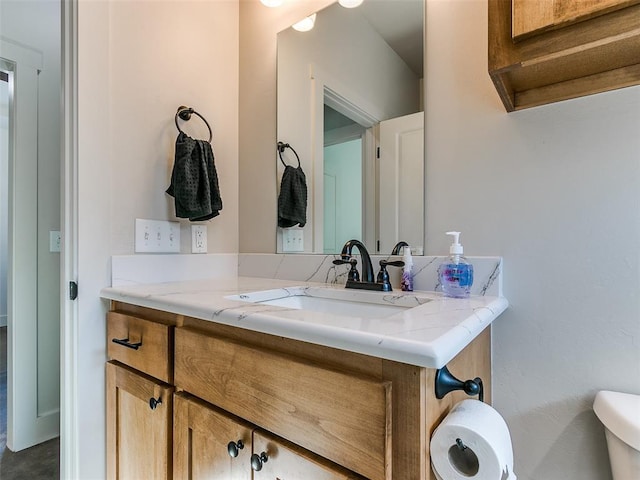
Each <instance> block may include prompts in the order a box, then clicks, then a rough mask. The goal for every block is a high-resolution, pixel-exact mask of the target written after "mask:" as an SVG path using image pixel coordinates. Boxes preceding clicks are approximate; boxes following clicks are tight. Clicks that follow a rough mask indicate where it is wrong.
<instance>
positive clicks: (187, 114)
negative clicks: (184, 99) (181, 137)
mask: <svg viewBox="0 0 640 480" xmlns="http://www.w3.org/2000/svg"><path fill="white" fill-rule="evenodd" d="M193 113H195V114H196V115H197V116H199V117H200V118H201V119H202V121H203V122H204V123H205V125H206V126H207V128H208V129H209V143H211V140H213V132H212V131H211V126H210V125H209V122H207V120H206V119H205V118H204V117H203V116H202V115H200V114H199V113H198V112H196V111H195V110H194V109H193V108H191V107H185V106H184V105H180V106H179V107H178V111H177V112H176V116H175V121H176V128H177V129H178V131H179V132H180V133H184V132H183V131H182V129H181V128H180V125H178V117H180V118H181V119H182V120H184V121H185V122H186V121H188V120H190V119H191V114H193ZM185 135H186V134H185Z"/></svg>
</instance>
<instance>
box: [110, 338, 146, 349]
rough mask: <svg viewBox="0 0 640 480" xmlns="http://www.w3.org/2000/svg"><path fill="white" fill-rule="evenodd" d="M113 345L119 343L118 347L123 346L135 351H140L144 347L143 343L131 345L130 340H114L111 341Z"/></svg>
mask: <svg viewBox="0 0 640 480" xmlns="http://www.w3.org/2000/svg"><path fill="white" fill-rule="evenodd" d="M111 341H112V342H113V343H117V344H118V345H122V346H123V347H127V348H132V349H134V350H138V349H139V348H140V347H141V346H142V342H138V343H129V339H128V338H113V339H111Z"/></svg>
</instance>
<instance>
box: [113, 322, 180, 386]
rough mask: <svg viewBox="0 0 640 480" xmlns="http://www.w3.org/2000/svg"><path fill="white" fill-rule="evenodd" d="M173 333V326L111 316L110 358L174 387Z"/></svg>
mask: <svg viewBox="0 0 640 480" xmlns="http://www.w3.org/2000/svg"><path fill="white" fill-rule="evenodd" d="M173 330H174V327H173V326H170V325H164V324H162V323H156V322H153V321H150V320H144V319H142V318H138V317H133V316H131V315H125V314H122V313H118V312H109V313H108V314H107V355H108V356H109V358H110V359H112V360H118V361H119V362H121V363H124V364H125V365H129V366H130V367H133V368H135V369H136V370H140V371H141V372H144V373H146V374H148V375H151V376H152V377H155V378H157V379H159V380H162V381H163V382H167V383H173ZM114 340H117V341H118V342H119V343H116V342H115V341H114Z"/></svg>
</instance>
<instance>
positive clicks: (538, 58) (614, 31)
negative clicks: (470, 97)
mask: <svg viewBox="0 0 640 480" xmlns="http://www.w3.org/2000/svg"><path fill="white" fill-rule="evenodd" d="M488 18H489V25H488V35H489V52H488V60H489V61H488V66H489V74H490V76H491V79H492V80H493V83H494V85H495V87H496V90H497V91H498V94H499V95H500V98H501V100H502V102H503V104H504V106H505V108H506V109H507V111H509V112H510V111H513V110H520V109H524V108H529V107H535V106H538V105H544V104H547V103H552V102H557V101H561V100H567V99H570V98H576V97H581V96H585V95H591V94H594V93H600V92H605V91H609V90H614V89H618V88H623V87H628V86H632V85H638V84H640V0H546V1H538V0H535V1H534V0H489V17H488Z"/></svg>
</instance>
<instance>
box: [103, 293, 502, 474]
mask: <svg viewBox="0 0 640 480" xmlns="http://www.w3.org/2000/svg"><path fill="white" fill-rule="evenodd" d="M108 315H109V317H108V322H107V329H108V333H109V338H108V341H109V342H110V343H112V342H111V339H112V337H114V338H116V337H117V339H119V340H120V339H124V338H129V342H130V343H138V342H139V340H140V337H141V341H142V347H141V348H140V349H139V350H140V351H142V352H143V355H144V351H145V350H144V347H145V345H155V344H157V343H158V342H157V341H155V340H154V341H153V342H151V341H149V342H146V343H145V338H147V337H149V336H150V337H152V338H156V340H157V338H158V335H157V332H156V331H155V330H154V328H151V329H150V330H148V329H147V330H144V329H143V330H140V325H143V326H145V325H146V323H148V322H151V323H157V326H158V328H160V329H161V331H164V332H166V336H167V338H168V339H169V340H170V341H169V343H168V349H167V351H166V353H162V354H157V355H158V357H156V358H155V359H153V361H150V362H149V363H156V362H157V363H162V362H164V358H165V356H166V358H167V362H168V367H169V368H168V370H166V373H167V376H166V378H169V379H171V383H168V382H165V381H163V380H161V379H159V378H157V377H153V376H152V375H150V374H149V373H148V370H149V369H150V368H156V367H155V366H154V367H151V366H149V365H148V362H147V361H146V360H144V359H139V358H137V356H136V354H135V353H132V352H129V351H126V352H125V351H124V350H122V349H123V348H128V347H124V346H122V345H120V344H114V346H110V347H109V356H110V358H111V359H112V360H111V362H109V363H108V365H107V425H108V429H107V432H108V435H107V444H108V446H107V455H108V478H109V479H126V478H136V479H138V478H154V479H156V478H166V479H171V478H173V477H175V478H176V479H187V478H188V479H198V478H205V477H206V478H221V479H223V478H224V479H225V480H226V479H232V480H234V479H239V480H244V479H247V480H254V479H255V480H260V479H269V480H273V479H283V480H284V479H293V478H299V479H301V478H310V479H314V480H324V479H332V480H334V479H335V480H346V479H350V480H435V475H434V474H433V472H432V471H431V467H430V459H429V439H430V437H431V434H432V432H433V430H434V429H435V426H436V425H437V424H438V423H439V422H440V421H441V420H442V418H444V416H445V415H446V414H447V413H448V411H449V410H450V409H451V407H452V406H453V405H454V404H455V403H456V402H458V401H459V400H461V399H464V398H468V397H466V395H465V394H464V393H462V392H454V393H452V394H449V395H447V396H446V397H445V398H444V399H442V400H437V399H436V398H435V395H434V393H433V385H434V381H435V370H434V369H428V368H422V367H417V366H413V365H408V364H403V363H399V362H394V361H390V360H385V359H381V358H376V357H371V356H368V355H362V354H358V353H353V352H348V351H344V350H337V349H334V348H330V347H324V346H321V345H315V344H310V343H306V342H302V341H297V340H291V339H287V338H284V337H279V336H275V335H267V334H262V333H258V332H253V331H249V330H245V329H241V328H236V327H231V326H226V325H221V324H217V323H215V322H209V321H204V320H199V319H195V318H190V317H183V316H181V315H172V314H168V313H166V312H161V311H157V310H152V309H148V308H142V307H137V306H133V305H128V304H124V303H120V302H113V304H112V312H110V313H109V314H108ZM140 322H142V323H140ZM127 325H130V326H131V328H127ZM116 327H117V328H116ZM146 327H148V325H146ZM146 327H145V328H146ZM114 328H115V330H114ZM140 332H142V333H141V334H140ZM145 332H146V333H145ZM149 332H154V333H149ZM116 333H117V335H116ZM162 336H163V335H159V337H162ZM120 337H122V338H120ZM159 344H163V342H162V341H160V342H159ZM116 347H117V348H116ZM128 350H133V349H131V348H128ZM150 350H151V349H149V350H147V352H148V351H150ZM123 355H125V356H126V358H125V357H123ZM132 355H133V357H131V356H132ZM490 359H491V350H490V329H489V328H487V329H485V331H484V332H482V333H481V334H480V335H479V336H478V337H477V338H476V339H475V340H474V341H473V342H472V343H471V344H469V345H468V346H467V347H466V348H465V349H464V350H463V351H462V352H460V354H458V355H457V356H456V357H455V358H454V359H453V360H452V361H451V362H449V363H448V367H449V369H450V370H451V372H452V373H453V374H454V375H456V376H457V377H459V378H463V379H467V378H475V377H478V376H479V377H481V378H482V379H483V382H484V386H485V400H486V401H487V402H489V403H490V402H491V364H490ZM124 360H126V361H127V362H133V363H136V362H137V363H136V365H137V367H136V368H135V369H134V368H132V367H131V366H126V365H124V364H123V363H124ZM118 361H119V362H122V363H118ZM145 370H147V371H145ZM158 371H160V372H161V371H163V369H162V368H161V369H160V370H158ZM157 374H158V375H160V373H157ZM162 375H163V376H164V374H162ZM174 390H175V393H174V394H173V402H171V400H170V399H171V392H172V391H174ZM157 396H161V397H162V404H161V406H158V407H157V408H156V409H155V410H152V409H151V408H150V406H149V399H150V398H151V397H154V398H157ZM165 399H166V400H165ZM172 403H173V405H172ZM158 414H160V415H158ZM160 417H162V419H161V420H158V418H160ZM140 423H142V424H143V425H142V426H141V427H140V428H136V425H137V424H140ZM238 440H241V441H242V444H243V448H241V449H240V448H238V449H237V453H238V455H237V456H236V457H231V456H230V455H229V450H228V448H229V444H230V442H234V444H235V445H236V446H237V444H238ZM125 449H126V452H125V451H124V450H125ZM262 453H264V454H265V455H266V457H267V461H266V462H261V463H262V465H261V468H260V470H252V469H251V460H252V456H253V455H255V456H256V457H257V458H258V459H260V457H261V454H262ZM254 460H255V458H254ZM254 463H255V462H254ZM159 471H162V472H161V473H157V474H156V472H159ZM148 472H154V473H152V474H149V473H148ZM216 475H217V476H216Z"/></svg>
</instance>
